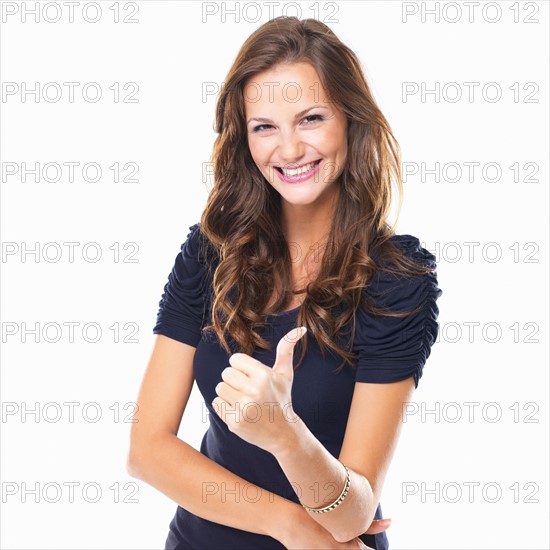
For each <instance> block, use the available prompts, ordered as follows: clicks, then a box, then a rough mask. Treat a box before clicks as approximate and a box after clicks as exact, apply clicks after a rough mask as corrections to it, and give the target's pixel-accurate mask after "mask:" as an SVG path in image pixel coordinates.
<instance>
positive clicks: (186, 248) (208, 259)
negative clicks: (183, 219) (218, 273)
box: [181, 222, 217, 267]
mask: <svg viewBox="0 0 550 550" xmlns="http://www.w3.org/2000/svg"><path fill="white" fill-rule="evenodd" d="M181 253H182V257H183V259H185V260H187V261H189V262H192V261H195V262H197V263H198V264H200V265H201V266H203V267H204V266H206V265H211V264H212V263H213V262H214V261H215V260H216V258H217V254H216V251H215V248H214V246H213V244H212V243H211V242H210V240H209V239H208V237H207V236H206V235H205V234H204V233H203V232H202V229H201V224H200V222H197V223H195V224H193V225H191V226H190V227H189V229H188V233H187V237H186V238H185V241H184V242H183V243H182V245H181Z"/></svg>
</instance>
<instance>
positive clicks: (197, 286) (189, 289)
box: [153, 223, 207, 347]
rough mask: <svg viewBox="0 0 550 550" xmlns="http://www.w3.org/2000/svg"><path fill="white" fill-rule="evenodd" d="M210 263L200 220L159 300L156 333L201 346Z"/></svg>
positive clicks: (193, 228) (189, 235) (190, 231)
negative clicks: (204, 246)
mask: <svg viewBox="0 0 550 550" xmlns="http://www.w3.org/2000/svg"><path fill="white" fill-rule="evenodd" d="M206 275H207V266H206V261H205V256H204V254H203V247H202V243H201V238H200V228H199V224H198V223H197V224H195V225H192V226H191V227H190V228H189V234H188V235H187V239H186V241H185V242H184V243H183V244H182V245H181V249H180V253H179V254H178V255H177V256H176V259H175V262H174V266H173V268H172V271H171V272H170V274H169V275H168V282H167V283H166V284H165V286H164V292H163V294H162V297H161V299H160V302H159V310H158V314H157V323H156V325H155V326H154V328H153V333H154V334H164V335H165V336H168V337H170V338H173V339H174V340H177V341H178V342H183V343H184V344H188V345H190V346H193V347H197V344H198V343H199V341H200V339H201V328H202V324H203V319H204V313H205V298H206V290H207V277H206Z"/></svg>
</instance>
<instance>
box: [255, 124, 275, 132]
mask: <svg viewBox="0 0 550 550" xmlns="http://www.w3.org/2000/svg"><path fill="white" fill-rule="evenodd" d="M271 127H272V126H271V125H270V124H259V125H258V126H255V127H254V128H253V129H252V131H253V132H254V133H256V132H262V131H263V128H271Z"/></svg>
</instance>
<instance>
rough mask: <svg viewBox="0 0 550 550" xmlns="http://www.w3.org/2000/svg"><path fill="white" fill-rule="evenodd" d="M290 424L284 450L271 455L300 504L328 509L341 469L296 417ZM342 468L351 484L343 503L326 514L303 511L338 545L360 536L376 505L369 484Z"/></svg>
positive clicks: (338, 485) (341, 477) (340, 479)
mask: <svg viewBox="0 0 550 550" xmlns="http://www.w3.org/2000/svg"><path fill="white" fill-rule="evenodd" d="M294 424H295V425H294V429H293V430H292V431H291V432H290V439H289V440H288V441H287V444H286V445H285V447H284V449H281V450H280V451H277V452H274V453H273V454H274V456H275V458H276V459H277V461H278V462H279V465H280V466H281V468H282V470H283V471H284V473H285V475H286V477H287V478H288V480H289V481H290V482H291V483H292V485H293V487H294V490H295V492H296V494H297V495H298V497H299V498H300V502H301V503H302V504H305V505H306V506H309V507H311V508H322V507H324V506H328V505H329V504H331V503H332V502H334V501H335V500H336V499H337V498H338V496H339V495H340V493H341V492H342V490H343V488H344V486H345V481H346V474H345V469H344V467H343V466H342V464H341V463H340V461H339V460H337V459H336V458H335V457H333V456H332V455H331V454H330V453H329V452H328V451H327V449H325V447H323V445H322V444H321V443H320V442H319V440H318V439H317V438H316V437H315V436H314V435H313V434H312V433H311V431H310V430H309V429H308V427H307V426H306V425H305V424H304V422H303V421H302V420H301V419H300V418H299V417H298V420H297V422H295V423H294ZM346 466H347V467H348V470H349V476H350V481H351V484H350V488H349V490H348V493H347V495H346V497H345V498H344V500H343V501H342V502H341V503H340V504H339V505H338V506H337V507H336V508H334V509H333V510H330V511H329V512H325V513H313V512H309V511H307V512H306V513H307V514H308V515H309V516H310V517H311V518H312V519H314V520H315V521H316V522H317V523H319V524H320V525H321V526H323V527H324V528H325V529H327V530H328V531H329V532H331V533H332V535H333V536H334V538H335V539H336V540H337V541H339V542H345V541H348V540H351V539H352V538H354V537H356V536H359V535H360V534H362V533H364V532H365V531H366V530H367V529H368V527H369V525H370V524H371V522H372V520H373V518H374V514H375V513H376V508H377V505H378V502H376V501H375V498H374V494H373V491H372V488H371V486H370V483H369V481H368V480H367V479H366V478H365V477H364V476H363V475H362V474H359V473H357V472H355V471H353V470H352V469H351V468H350V467H349V465H347V464H346ZM303 510H305V508H303Z"/></svg>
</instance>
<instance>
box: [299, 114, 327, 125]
mask: <svg viewBox="0 0 550 550" xmlns="http://www.w3.org/2000/svg"><path fill="white" fill-rule="evenodd" d="M303 120H309V121H310V122H309V123H310V124H311V122H316V121H317V120H325V117H324V116H323V115H308V116H306V117H304V119H303Z"/></svg>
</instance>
